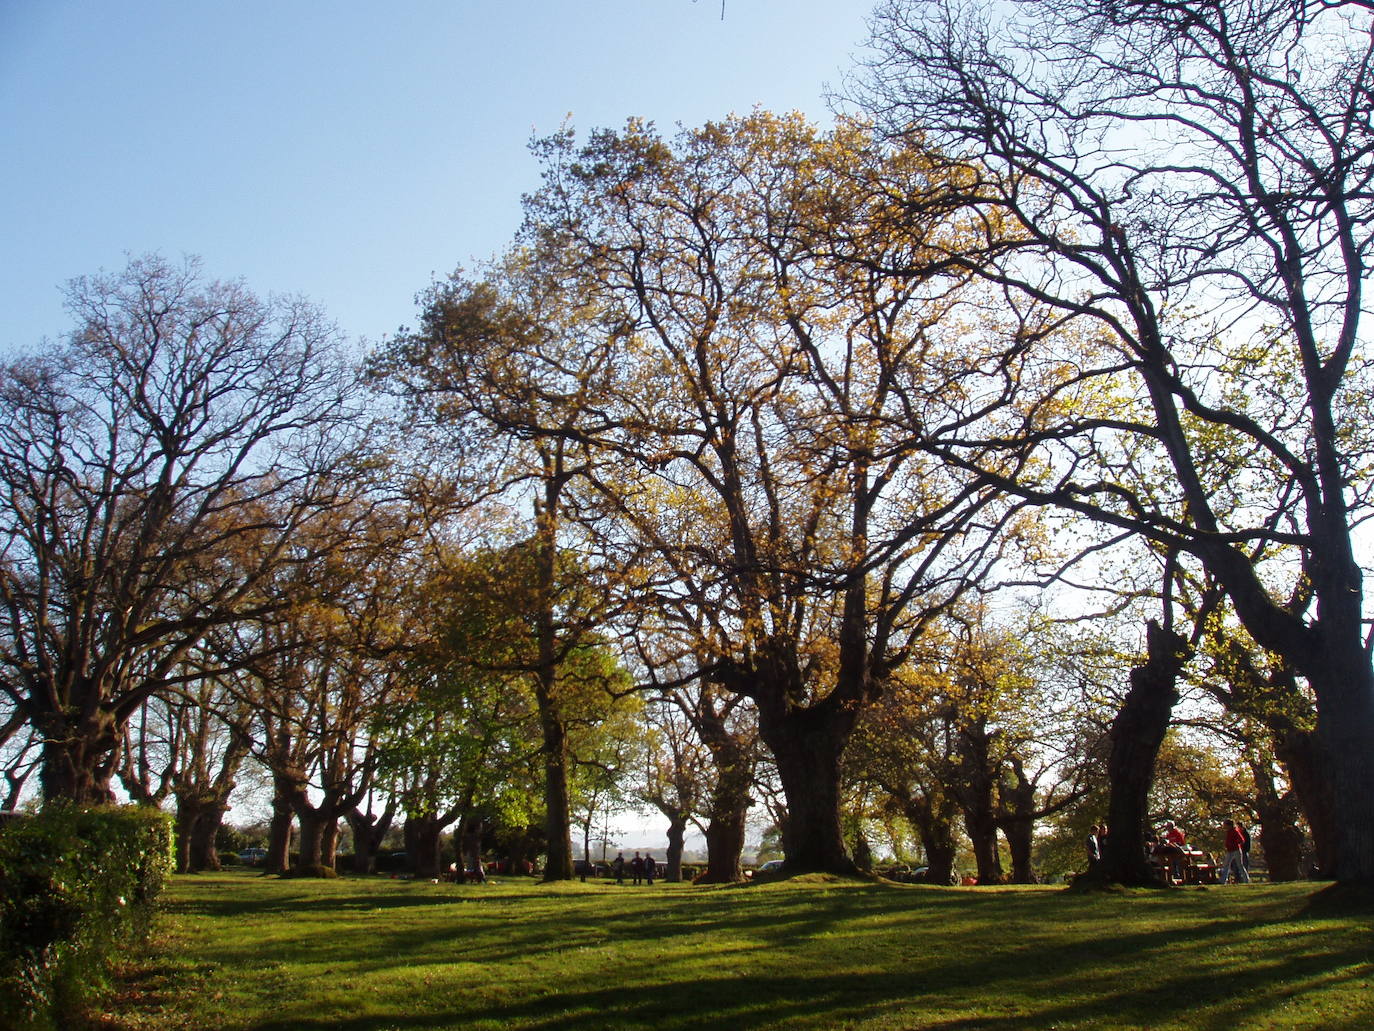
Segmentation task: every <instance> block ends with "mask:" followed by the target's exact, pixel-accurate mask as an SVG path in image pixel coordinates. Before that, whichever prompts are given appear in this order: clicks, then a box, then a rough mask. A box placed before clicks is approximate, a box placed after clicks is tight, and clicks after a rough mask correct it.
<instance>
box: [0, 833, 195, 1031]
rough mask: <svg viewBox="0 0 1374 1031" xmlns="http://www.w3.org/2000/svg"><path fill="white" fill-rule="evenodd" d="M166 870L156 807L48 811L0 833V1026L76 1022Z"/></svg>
mask: <svg viewBox="0 0 1374 1031" xmlns="http://www.w3.org/2000/svg"><path fill="white" fill-rule="evenodd" d="M171 869H172V829H171V821H170V820H169V819H168V817H167V815H166V814H164V813H161V812H159V811H156V810H151V809H141V808H132V807H130V808H116V807H102V808H94V809H81V808H77V807H73V806H53V807H50V808H48V809H45V810H44V811H43V812H42V813H41V814H38V815H35V816H32V817H28V818H26V819H23V820H19V821H17V822H14V823H11V824H9V825H7V826H6V827H5V828H4V829H3V830H0V1017H3V1018H6V1019H3V1020H0V1024H3V1025H4V1026H7V1027H8V1026H16V1027H29V1028H34V1029H41V1028H60V1027H67V1026H70V1025H71V1024H73V1023H76V1022H77V1019H78V1017H79V1014H80V1013H81V1011H83V1010H84V1009H85V1008H87V1007H88V1006H89V1005H90V1004H91V1003H92V1002H93V1001H94V1000H95V999H96V998H97V997H98V996H99V995H100V993H101V992H102V991H103V989H104V988H105V986H106V984H107V982H108V975H109V969H110V965H111V963H112V961H113V959H114V957H115V956H116V955H117V954H118V953H119V951H120V950H121V949H123V948H124V947H125V946H127V945H128V944H130V943H131V942H134V941H137V940H139V939H141V938H142V937H143V936H145V935H146V934H147V931H148V927H149V924H150V922H151V918H152V914H153V903H154V900H155V899H156V898H157V895H158V893H159V892H160V891H161V890H162V886H163V884H164V882H165V881H166V878H167V875H168V873H169V872H170V871H171Z"/></svg>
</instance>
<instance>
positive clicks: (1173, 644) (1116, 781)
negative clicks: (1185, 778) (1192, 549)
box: [1089, 620, 1192, 885]
mask: <svg viewBox="0 0 1374 1031" xmlns="http://www.w3.org/2000/svg"><path fill="white" fill-rule="evenodd" d="M1145 639H1146V657H1145V662H1144V663H1143V664H1142V665H1139V666H1137V667H1135V668H1134V669H1133V670H1131V687H1130V690H1129V691H1127V692H1126V699H1125V701H1124V702H1122V705H1121V711H1120V712H1118V713H1117V715H1116V718H1115V719H1114V720H1112V727H1111V740H1112V750H1111V754H1110V756H1109V757H1108V759H1107V776H1108V778H1109V779H1110V783H1111V791H1110V796H1109V799H1108V802H1107V841H1106V845H1105V846H1104V847H1103V849H1102V858H1101V860H1100V861H1099V862H1098V866H1097V869H1096V870H1092V871H1089V876H1091V877H1092V878H1094V879H1097V880H1101V881H1103V882H1106V883H1116V884H1127V885H1148V884H1157V883H1158V878H1157V877H1156V876H1155V874H1154V871H1153V869H1152V868H1151V866H1150V863H1149V861H1148V859H1147V858H1146V856H1145V832H1146V829H1147V822H1148V807H1149V796H1150V785H1151V784H1152V783H1153V781H1154V769H1155V758H1156V757H1157V756H1158V755H1159V748H1160V745H1161V744H1163V742H1164V734H1165V732H1166V731H1167V730H1168V729H1169V719H1170V717H1171V716H1172V714H1173V710H1174V704H1175V703H1176V702H1177V701H1178V691H1177V681H1178V675H1179V674H1180V673H1181V672H1182V671H1183V667H1184V665H1185V664H1186V663H1187V661H1188V658H1189V656H1190V655H1191V654H1192V649H1191V648H1190V647H1189V645H1188V642H1187V641H1186V640H1185V639H1184V638H1182V637H1180V636H1179V635H1178V634H1175V633H1173V632H1172V631H1170V630H1165V629H1163V628H1162V627H1160V625H1159V624H1158V623H1156V622H1155V621H1154V620H1151V621H1150V622H1149V624H1148V625H1147V626H1146V633H1145Z"/></svg>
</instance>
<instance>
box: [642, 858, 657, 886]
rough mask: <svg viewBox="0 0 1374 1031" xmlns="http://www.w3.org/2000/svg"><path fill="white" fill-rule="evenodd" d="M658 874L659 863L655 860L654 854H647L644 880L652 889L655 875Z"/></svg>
mask: <svg viewBox="0 0 1374 1031" xmlns="http://www.w3.org/2000/svg"><path fill="white" fill-rule="evenodd" d="M656 873H658V861H657V860H655V859H654V854H653V853H652V852H648V853H645V855H644V880H645V881H646V882H648V884H649V885H650V886H651V887H652V886H653V883H654V874H656Z"/></svg>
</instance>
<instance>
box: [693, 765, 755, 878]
mask: <svg viewBox="0 0 1374 1031" xmlns="http://www.w3.org/2000/svg"><path fill="white" fill-rule="evenodd" d="M719 790H720V788H719V785H717V793H718V796H719ZM748 811H749V798H748V796H747V795H746V796H744V798H743V799H741V798H740V797H739V796H738V795H730V796H728V797H717V798H713V799H712V802H711V815H710V822H708V823H707V824H706V870H705V872H704V873H703V874H702V875H701V877H699V878H698V880H699V881H700V883H702V884H734V883H737V882H739V881H742V880H744V867H743V866H742V865H741V864H740V857H741V856H742V855H743V853H744V839H745V832H746V817H747V814H748Z"/></svg>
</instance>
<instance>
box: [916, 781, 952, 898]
mask: <svg viewBox="0 0 1374 1031" xmlns="http://www.w3.org/2000/svg"><path fill="white" fill-rule="evenodd" d="M902 810H903V812H904V813H905V814H906V818H907V820H909V821H910V823H911V825H912V826H913V827H915V828H916V833H917V834H919V835H920V837H921V848H922V850H923V851H924V852H925V855H926V883H928V884H950V883H952V882H953V881H954V857H955V856H956V855H958V851H959V847H958V843H957V842H956V841H955V840H954V820H955V817H956V814H957V811H958V807H957V806H955V805H954V802H953V801H952V800H951V799H949V798H947V797H944V796H940V797H938V799H937V800H935V801H932V800H931V798H930V796H929V795H926V794H921V795H913V796H911V797H909V798H908V799H907V800H906V803H905V804H904V805H903V807H902Z"/></svg>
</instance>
